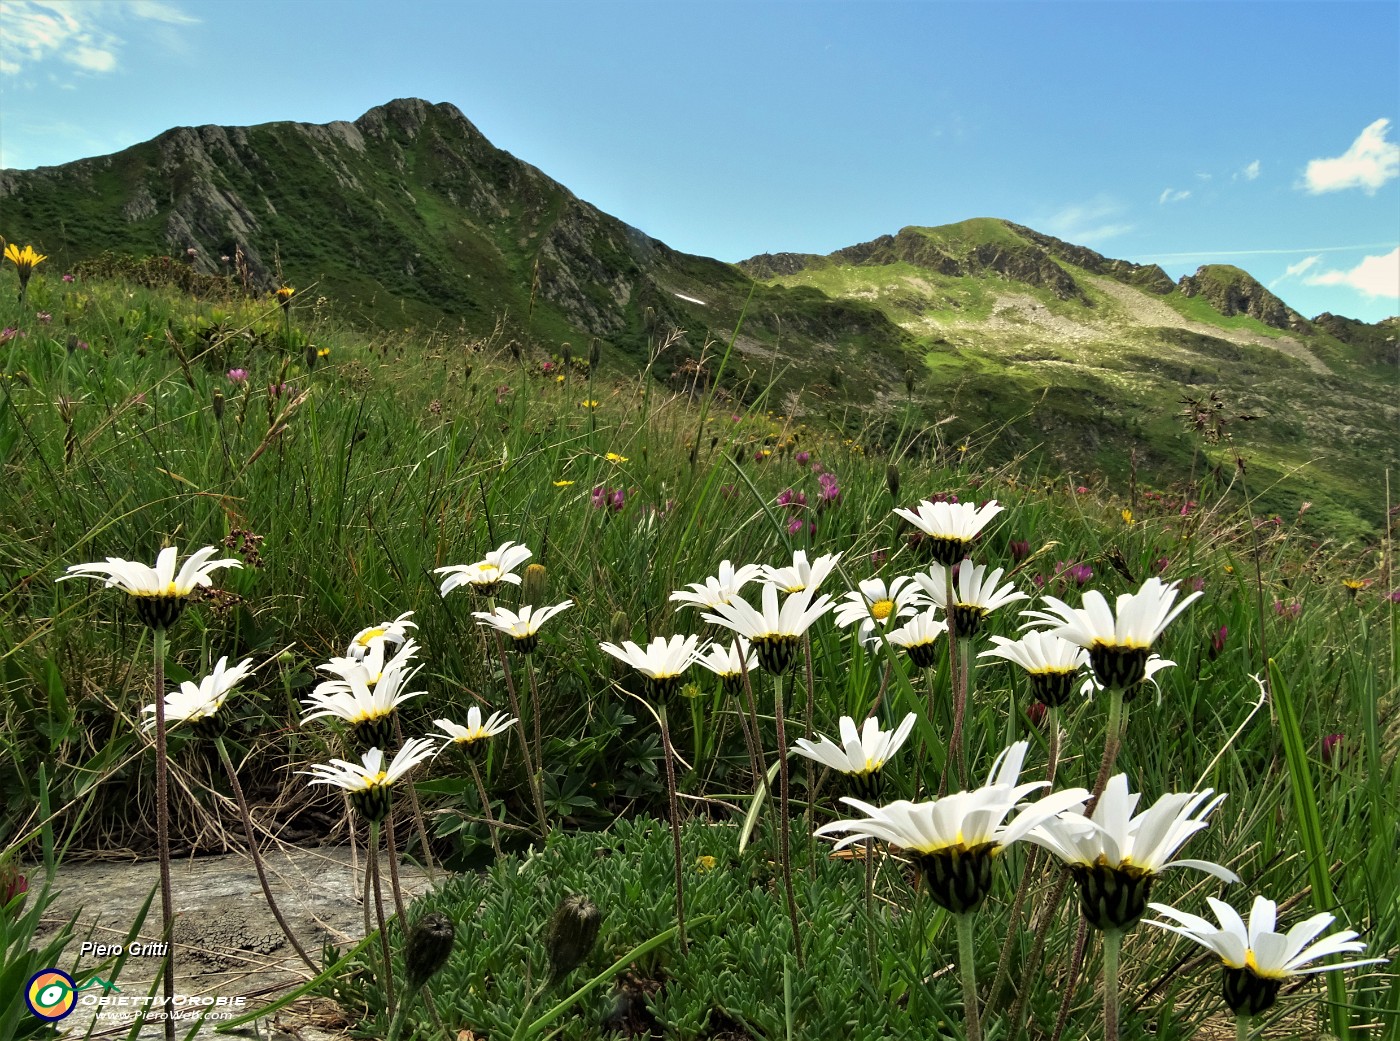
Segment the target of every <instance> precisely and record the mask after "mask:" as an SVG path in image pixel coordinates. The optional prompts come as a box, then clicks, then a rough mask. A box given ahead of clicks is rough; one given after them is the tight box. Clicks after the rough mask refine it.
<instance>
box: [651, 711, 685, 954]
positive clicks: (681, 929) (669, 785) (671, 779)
mask: <svg viewBox="0 0 1400 1041" xmlns="http://www.w3.org/2000/svg"><path fill="white" fill-rule="evenodd" d="M657 716H658V717H659V718H660V720H661V754H662V756H663V757H664V758H665V760H666V797H667V799H668V800H669V801H670V804H671V846H672V852H673V854H674V859H675V864H676V935H677V936H678V937H679V938H680V949H681V954H682V956H684V955H687V954H689V953H690V950H689V947H688V946H687V944H686V939H685V876H684V872H683V871H682V870H681V817H680V806H679V803H678V800H677V799H676V764H675V763H674V762H673V761H672V755H673V752H672V749H671V725H670V723H668V722H667V720H666V706H665V704H664V703H663V704H661V705H658V706H657Z"/></svg>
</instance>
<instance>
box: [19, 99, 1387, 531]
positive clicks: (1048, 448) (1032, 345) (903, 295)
mask: <svg viewBox="0 0 1400 1041" xmlns="http://www.w3.org/2000/svg"><path fill="white" fill-rule="evenodd" d="M0 206H3V211H4V226H3V227H0V232H3V233H4V234H5V235H6V236H7V237H8V238H9V239H12V240H16V241H21V242H26V241H28V242H33V243H34V244H35V246H36V247H37V248H39V249H40V250H41V251H43V252H47V253H49V254H51V256H52V257H53V260H52V263H53V264H54V266H64V265H67V264H71V263H73V262H75V261H77V260H79V259H81V258H84V257H88V256H91V255H93V254H96V253H99V252H101V251H104V250H115V251H122V252H131V253H138V254H144V253H166V254H172V255H175V256H177V257H182V258H183V257H188V258H189V262H190V263H192V264H194V265H195V266H196V267H197V268H199V269H201V270H203V271H206V272H211V273H215V272H225V271H228V270H229V268H230V265H231V264H232V263H233V259H232V258H235V257H238V256H240V255H241V257H242V258H243V260H244V262H245V264H246V266H247V270H248V273H249V277H250V278H251V279H252V280H253V281H254V282H255V283H257V284H258V285H260V286H261V287H263V288H271V287H272V286H274V285H275V284H277V283H278V282H279V280H281V279H285V280H287V281H289V282H291V283H292V284H294V285H296V286H298V287H299V288H306V287H309V286H311V285H314V286H315V287H316V292H317V293H318V294H322V295H326V296H328V297H330V298H331V299H332V300H333V301H335V303H336V305H337V311H338V312H339V313H341V314H343V315H348V316H349V317H351V318H352V319H354V320H358V321H362V322H365V323H369V324H373V325H376V326H378V327H380V328H388V329H403V328H405V327H409V326H415V327H418V328H420V329H421V328H427V327H432V328H434V329H437V330H438V331H439V332H442V331H443V330H447V331H448V332H450V333H452V334H457V333H460V335H461V336H462V337H463V339H464V340H466V339H467V338H470V337H478V336H482V335H486V334H488V333H491V332H492V331H493V330H497V331H498V332H499V335H500V337H501V338H502V339H503V340H509V339H514V340H517V341H518V342H520V343H522V344H524V345H526V347H527V348H528V349H531V350H540V351H548V352H558V351H559V349H560V348H561V345H562V344H564V343H566V342H567V343H570V344H572V345H573V348H574V350H575V353H582V352H583V351H584V350H586V345H587V344H589V343H591V342H592V341H594V340H597V341H598V342H599V344H600V346H601V347H602V348H604V350H603V355H604V357H605V358H606V359H608V363H609V364H610V365H614V366H617V367H620V368H623V369H628V368H630V369H637V368H640V367H641V366H642V365H644V364H646V363H647V361H648V360H649V359H650V358H651V356H652V354H653V352H654V351H656V350H657V348H658V347H659V346H660V345H662V344H665V345H667V346H666V347H665V350H664V351H663V352H662V353H661V355H660V356H659V357H657V358H656V360H655V364H654V366H653V370H652V371H653V372H654V373H655V374H656V375H657V376H659V377H661V378H663V379H664V378H672V379H673V380H677V381H679V380H682V379H683V378H684V375H685V374H686V373H687V371H691V372H693V369H694V366H695V363H696V362H697V361H698V360H699V359H700V358H701V356H702V353H705V352H706V345H707V344H709V348H708V353H706V354H705V356H706V358H708V359H710V361H709V365H710V370H709V371H710V373H711V374H712V375H713V374H714V371H715V367H716V366H715V365H714V361H713V359H714V358H715V357H716V356H717V353H719V352H722V350H723V344H724V343H726V342H728V340H729V339H730V338H731V336H733V332H734V330H735V329H736V328H738V329H739V333H738V335H737V337H734V341H735V348H736V350H735V352H734V355H733V357H732V358H731V359H730V362H729V363H728V366H727V368H726V370H725V373H724V379H723V384H722V386H723V389H724V390H725V392H726V393H728V394H730V395H731V396H732V397H733V398H734V399H736V400H746V401H752V400H754V399H755V397H756V395H758V394H759V393H761V390H762V388H763V387H764V386H766V385H768V384H769V382H770V381H771V382H773V383H775V384H776V394H774V395H771V396H770V398H769V402H770V404H772V405H776V406H779V407H781V409H782V410H783V411H784V412H785V413H792V414H803V413H812V414H818V413H824V414H825V416H826V417H827V418H828V419H829V420H832V421H836V422H842V423H844V424H845V425H846V426H847V427H848V428H849V430H850V433H851V434H852V435H854V436H856V437H858V438H859V439H860V440H861V441H862V443H864V444H867V445H869V446H871V447H872V448H879V447H881V446H889V445H893V444H894V443H896V442H897V441H900V440H901V439H902V441H903V443H906V444H907V442H908V441H909V439H910V438H911V436H912V437H913V439H914V441H915V443H916V446H917V447H918V448H920V449H926V450H943V451H955V450H957V449H958V448H960V447H962V446H967V448H968V450H969V451H972V452H973V453H974V455H973V458H976V459H979V460H981V461H982V462H991V463H996V462H1004V461H1007V460H1009V459H1012V458H1017V459H1020V460H1021V465H1022V466H1023V467H1028V466H1029V467H1033V466H1036V465H1043V466H1045V467H1047V468H1053V469H1054V470H1055V471H1056V472H1060V473H1062V472H1065V471H1068V472H1070V473H1076V474H1081V475H1085V474H1100V475H1103V476H1105V477H1107V478H1108V479H1110V480H1122V479H1125V478H1127V477H1128V476H1129V471H1130V469H1132V468H1136V472H1137V473H1136V476H1137V480H1138V482H1139V483H1144V484H1150V485H1155V486H1159V487H1161V486H1165V485H1167V484H1170V483H1171V482H1173V481H1181V480H1187V479H1193V478H1199V477H1200V476H1201V474H1202V473H1203V472H1207V471H1208V470H1210V469H1211V468H1216V469H1217V470H1218V472H1220V473H1221V474H1222V480H1224V481H1227V482H1228V471H1229V469H1230V467H1229V466H1228V465H1227V460H1226V458H1225V453H1224V449H1223V448H1222V447H1221V446H1218V445H1217V446H1214V447H1211V446H1206V447H1204V448H1203V446H1202V443H1201V440H1200V438H1199V437H1198V436H1197V435H1196V434H1193V433H1191V432H1189V431H1187V430H1186V429H1185V428H1184V427H1183V425H1182V423H1181V421H1180V413H1182V412H1183V410H1184V409H1185V407H1186V406H1185V405H1184V401H1186V400H1190V399H1208V398H1209V397H1210V395H1211V394H1212V393H1214V394H1215V395H1216V396H1217V400H1221V401H1224V402H1227V403H1228V406H1227V408H1228V410H1229V412H1230V414H1232V415H1249V416H1252V417H1256V418H1254V419H1253V420H1252V421H1250V422H1247V423H1245V422H1240V423H1237V424H1236V425H1235V426H1234V427H1233V428H1232V431H1231V432H1232V435H1233V436H1235V437H1236V438H1238V444H1239V446H1240V448H1241V449H1242V451H1243V454H1244V455H1245V457H1246V459H1247V460H1248V462H1249V465H1250V466H1251V467H1252V468H1254V471H1255V472H1254V473H1253V474H1252V475H1251V483H1252V491H1254V492H1255V493H1256V494H1257V495H1258V496H1259V497H1260V503H1259V505H1260V508H1262V509H1265V510H1269V511H1272V512H1277V513H1279V514H1280V515H1284V516H1287V515H1290V514H1293V513H1295V512H1296V510H1297V509H1298V506H1299V504H1300V503H1301V502H1302V501H1304V500H1309V501H1312V502H1313V503H1314V510H1313V512H1312V517H1315V518H1321V519H1322V521H1323V522H1324V523H1325V524H1330V525H1331V528H1332V530H1334V531H1335V532H1338V533H1361V532H1365V531H1368V530H1375V528H1376V526H1377V525H1378V524H1379V523H1380V521H1381V519H1382V513H1383V509H1384V506H1383V503H1384V493H1383V488H1384V483H1385V474H1386V468H1387V467H1389V468H1390V469H1391V470H1392V471H1394V472H1397V473H1400V441H1397V439H1396V438H1395V436H1394V432H1395V430H1396V429H1398V428H1400V411H1397V409H1396V407H1395V404H1394V402H1395V400H1396V394H1395V391H1396V390H1397V389H1400V387H1397V381H1396V365H1397V360H1400V359H1397V343H1396V334H1397V323H1395V322H1393V321H1392V322H1383V323H1379V324H1377V325H1369V324H1367V323H1362V322H1356V321H1353V320H1351V319H1347V318H1342V317H1339V316H1335V315H1320V316H1318V317H1317V318H1316V319H1314V320H1312V321H1309V320H1307V319H1305V318H1304V317H1303V316H1302V315H1299V314H1298V313H1297V312H1295V311H1293V310H1292V309H1290V308H1288V307H1287V305H1285V304H1284V303H1283V302H1282V301H1280V300H1279V299H1278V298H1277V297H1275V296H1274V295H1273V294H1271V293H1270V292H1269V291H1268V290H1267V289H1266V288H1264V287H1263V286H1262V285H1260V284H1259V283H1258V282H1257V281H1256V280H1255V279H1253V278H1252V277H1251V276H1250V275H1249V274H1248V273H1247V272H1244V271H1242V270H1240V269H1238V268H1234V267H1228V266H1224V265H1211V266H1207V267H1203V268H1201V269H1200V270H1198V271H1197V272H1196V273H1195V274H1194V275H1191V276H1187V277H1185V278H1182V279H1181V280H1180V282H1178V283H1173V282H1172V280H1171V279H1170V278H1169V277H1168V276H1167V275H1166V273H1165V272H1163V271H1162V270H1161V268H1158V267H1156V266H1154V265H1138V264H1132V263H1129V262H1127V261H1122V260H1114V259H1111V258H1108V257H1105V256H1103V255H1101V254H1099V253H1097V252H1095V251H1093V250H1090V249H1087V248H1085V247H1083V246H1078V245H1075V244H1073V243H1068V242H1064V241H1061V240H1059V239H1056V238H1053V237H1051V236H1049V235H1045V234H1042V233H1040V232H1037V231H1035V230H1033V229H1031V228H1027V227H1024V226H1021V225H1017V224H1013V223H1010V222H1007V221H1002V220H996V219H991V218H979V219H973V220H967V221H963V222H960V223H958V224H952V225H946V226H943V227H939V228H919V227H908V228H904V229H902V230H901V231H899V232H898V233H896V234H893V235H884V236H881V237H879V238H876V239H874V240H872V241H870V242H865V243H860V244H857V245H853V246H849V247H847V248H845V249H840V250H837V251H835V252H833V253H831V254H828V255H825V256H818V255H811V254H793V253H778V254H765V255H763V256H759V257H754V258H752V259H750V260H747V261H743V262H742V263H740V264H737V265H731V264H725V263H722V262H720V261H716V260H712V259H709V258H706V257H698V256H693V255H689V254H685V253H681V252H679V251H677V250H675V249H672V248H671V247H669V246H667V245H666V244H665V243H662V242H659V241H657V240H656V239H653V238H651V237H649V236H648V235H646V234H645V233H644V232H642V231H639V230H638V229H636V228H632V227H630V226H628V225H626V224H624V223H622V222H621V221H618V220H617V219H615V218H613V217H611V216H609V215H608V214H605V213H602V212H601V211H599V210H598V209H597V208H595V207H593V206H591V205H589V204H588V203H587V202H584V201H583V200H580V199H578V198H577V197H575V196H574V195H573V194H572V193H571V192H569V191H568V189H567V188H565V187H564V186H562V185H560V184H559V183H557V182H555V181H553V180H551V179H550V178H549V177H547V176H546V175H545V174H543V173H541V172H540V171H539V170H537V169H535V168H534V167H532V166H530V165H528V164H526V163H523V162H521V161H519V160H517V159H515V158H514V157H513V156H511V155H509V154H508V153H506V152H503V151H501V150H500V149H497V148H495V147H494V146H493V145H492V144H491V143H490V142H489V141H487V140H486V139H485V138H484V137H483V136H482V135H481V133H480V132H479V131H477V130H476V128H475V127H474V126H472V124H471V123H470V122H469V121H468V120H467V119H466V117H464V116H463V115H462V113H461V112H460V111H458V110H457V109H456V108H455V107H453V106H452V105H448V104H438V105H433V104H429V103H427V102H423V101H419V100H415V99H408V100H399V101H394V102H391V103H389V104H387V105H384V106H381V107H378V108H375V109H372V110H370V111H369V112H367V113H365V114H364V115H363V116H362V117H360V118H359V119H357V120H355V121H354V122H336V123H331V124H328V125H324V126H319V125H312V124H304V123H271V124H266V125H263V126H256V127H217V126H205V127H198V128H188V127H185V128H177V129H173V130H170V131H167V132H166V133H165V134H162V135H161V136H159V137H157V138H156V139H154V140H152V141H149V142H145V143H144V144H141V145H137V146H135V147H133V148H130V149H127V150H126V151H124V152H120V153H117V154H115V155H110V156H103V157H99V158H95V159H87V160H82V161H80V162H76V163H70V164H67V165H65V166H61V167H50V168H42V169H39V170H32V171H13V170H6V171H0ZM189 250H193V251H194V252H193V253H192V254H190V253H188V252H187V251H189ZM224 258H230V259H228V260H225V259H224ZM741 319H742V320H741ZM716 343H718V345H719V346H718V347H716V346H715V344H716ZM911 386H912V388H913V389H912V391H911V390H910V387H911ZM852 406H856V407H854V408H853V407H852ZM911 432H912V434H911ZM1125 483H1126V482H1125Z"/></svg>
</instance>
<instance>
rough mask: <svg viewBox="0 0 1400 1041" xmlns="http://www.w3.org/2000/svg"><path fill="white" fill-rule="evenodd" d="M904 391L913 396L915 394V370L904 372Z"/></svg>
mask: <svg viewBox="0 0 1400 1041" xmlns="http://www.w3.org/2000/svg"><path fill="white" fill-rule="evenodd" d="M904 389H905V390H907V391H908V392H909V393H910V394H913V393H914V370H913V369H905V370H904Z"/></svg>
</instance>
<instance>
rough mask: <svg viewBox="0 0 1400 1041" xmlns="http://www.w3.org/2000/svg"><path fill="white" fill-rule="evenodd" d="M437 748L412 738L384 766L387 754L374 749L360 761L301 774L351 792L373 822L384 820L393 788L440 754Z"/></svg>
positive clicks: (352, 801) (317, 766) (340, 762)
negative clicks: (417, 768) (416, 767)
mask: <svg viewBox="0 0 1400 1041" xmlns="http://www.w3.org/2000/svg"><path fill="white" fill-rule="evenodd" d="M436 751H437V747H436V746H435V745H434V744H433V742H432V741H431V740H429V739H428V738H426V737H415V738H410V739H409V740H408V741H406V742H404V746H403V747H402V748H401V749H399V752H398V754H397V755H396V756H394V758H393V761H392V762H390V763H389V764H388V765H387V766H385V765H384V753H383V752H382V751H380V750H379V749H378V748H371V749H370V750H369V751H367V752H365V754H364V755H363V756H361V757H360V762H358V763H352V762H349V761H348V760H345V759H332V760H331V761H330V763H329V765H327V764H325V763H317V764H315V765H314V766H312V767H311V769H309V770H302V771H300V772H301V773H302V774H304V775H306V776H308V777H310V778H311V780H310V782H308V783H310V784H333V785H335V786H336V787H337V788H343V789H344V790H345V791H347V792H349V793H350V804H351V805H352V806H353V807H354V808H355V810H356V811H358V812H359V813H361V814H363V815H364V816H366V817H368V818H369V819H370V820H376V821H377V820H383V819H384V817H385V815H387V814H388V812H389V789H390V788H391V787H393V785H394V784H395V783H396V782H397V781H398V780H399V779H400V778H401V777H403V776H404V775H406V774H407V773H408V772H409V771H410V770H412V769H413V768H414V767H415V766H417V765H418V764H419V763H421V762H423V760H425V759H430V758H432V756H433V755H434V754H435V753H436Z"/></svg>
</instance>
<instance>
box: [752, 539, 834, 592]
mask: <svg viewBox="0 0 1400 1041" xmlns="http://www.w3.org/2000/svg"><path fill="white" fill-rule="evenodd" d="M840 562H841V554H840V553H826V554H823V555H822V556H820V557H818V558H817V559H816V560H814V561H812V562H810V563H808V561H807V551H806V550H805V549H799V550H796V551H795V552H794V553H793V554H792V564H791V566H789V567H773V566H771V565H769V564H764V565H763V581H765V582H767V583H768V584H769V585H774V586H777V587H778V589H779V591H781V592H784V593H802V592H806V591H808V590H810V591H812V592H813V593H815V592H816V591H817V590H818V589H820V588H821V584H822V583H823V582H825V581H826V580H827V578H828V577H829V576H830V575H831V573H832V572H833V571H835V570H836V565H837V564H839V563H840Z"/></svg>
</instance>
